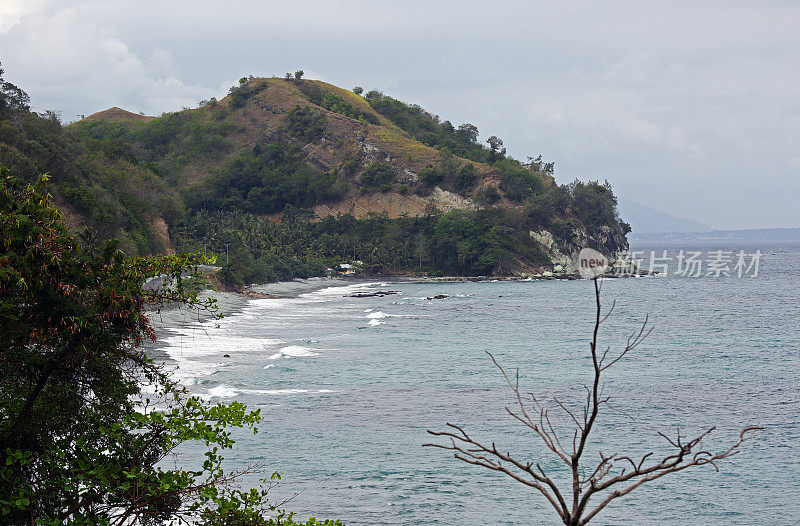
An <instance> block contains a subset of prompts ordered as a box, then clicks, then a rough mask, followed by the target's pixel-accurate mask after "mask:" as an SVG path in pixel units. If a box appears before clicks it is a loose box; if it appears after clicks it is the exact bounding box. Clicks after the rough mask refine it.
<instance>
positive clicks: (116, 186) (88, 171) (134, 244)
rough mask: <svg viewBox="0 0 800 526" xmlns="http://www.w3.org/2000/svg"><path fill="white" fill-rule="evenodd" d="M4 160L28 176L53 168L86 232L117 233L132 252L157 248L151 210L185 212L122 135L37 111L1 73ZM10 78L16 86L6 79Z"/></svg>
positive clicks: (62, 195)
mask: <svg viewBox="0 0 800 526" xmlns="http://www.w3.org/2000/svg"><path fill="white" fill-rule="evenodd" d="M0 86H3V87H2V90H0V91H1V93H0V95H1V96H0V164H2V165H4V166H6V167H7V168H9V169H11V170H12V171H13V173H14V174H15V175H16V176H17V177H19V178H20V179H22V180H24V181H26V182H33V181H35V180H36V179H37V178H38V175H39V174H40V173H44V172H49V173H50V175H51V176H52V179H53V181H54V183H55V185H54V187H53V188H52V189H53V190H54V193H55V196H56V201H57V203H58V204H59V205H60V206H62V207H65V208H66V209H67V211H68V212H71V213H73V214H79V215H80V216H81V218H82V223H83V224H84V226H85V227H88V229H89V230H88V231H87V235H89V236H91V237H98V238H102V239H110V238H112V237H113V238H117V239H118V240H119V242H120V246H121V247H122V248H123V249H125V250H128V251H130V252H133V253H140V254H146V253H153V252H157V251H158V250H159V249H160V247H159V246H158V244H157V243H156V241H155V239H156V236H155V234H154V228H153V218H155V217H159V216H160V217H163V218H165V220H166V221H167V222H170V221H172V220H174V219H176V218H177V217H178V216H180V215H181V213H182V205H181V203H180V201H179V200H178V199H177V198H176V195H175V194H174V192H171V191H170V190H169V187H168V185H167V184H166V183H165V182H164V181H163V179H162V178H161V177H159V176H158V175H157V174H156V173H154V172H153V171H152V170H150V169H149V168H148V167H147V166H146V165H145V164H144V163H139V162H138V161H137V160H136V159H135V158H134V157H133V155H132V153H131V151H130V149H129V147H128V146H127V145H126V144H125V143H124V142H122V141H120V140H119V139H118V138H117V137H113V136H111V134H109V135H108V136H104V137H97V138H95V137H90V136H86V135H85V134H81V133H76V131H75V130H71V129H68V128H64V127H63V126H62V125H61V123H60V122H59V119H58V116H57V115H56V114H55V113H52V112H47V113H45V114H42V115H40V114H37V113H34V112H32V111H30V109H29V108H28V96H27V95H26V94H25V93H24V92H23V91H22V90H20V89H19V88H17V87H16V86H13V85H11V84H9V83H7V82H3V80H2V70H0ZM9 86H11V87H9Z"/></svg>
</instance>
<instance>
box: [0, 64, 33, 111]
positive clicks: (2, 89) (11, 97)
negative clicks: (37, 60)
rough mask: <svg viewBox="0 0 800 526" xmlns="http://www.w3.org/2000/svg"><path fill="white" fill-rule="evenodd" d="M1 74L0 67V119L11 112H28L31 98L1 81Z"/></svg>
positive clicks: (10, 84)
mask: <svg viewBox="0 0 800 526" xmlns="http://www.w3.org/2000/svg"><path fill="white" fill-rule="evenodd" d="M3 73H5V71H4V70H3V68H2V66H1V65H0V118H3V117H5V116H6V114H8V113H9V112H12V111H28V110H30V103H31V98H30V97H29V96H28V94H27V93H25V92H24V91H23V90H22V89H21V88H19V87H17V86H15V85H14V84H12V83H10V82H6V81H5V80H3Z"/></svg>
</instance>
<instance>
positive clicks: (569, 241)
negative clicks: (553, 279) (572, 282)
mask: <svg viewBox="0 0 800 526" xmlns="http://www.w3.org/2000/svg"><path fill="white" fill-rule="evenodd" d="M529 235H530V236H531V238H532V239H534V240H535V241H536V242H538V243H539V244H540V245H542V248H543V249H544V250H545V252H546V253H547V255H548V256H550V259H551V261H552V262H553V271H554V272H562V273H567V274H574V273H576V272H577V271H578V267H577V262H578V254H579V253H580V251H581V249H583V248H587V247H588V248H593V249H595V250H597V251H598V252H600V253H602V254H603V255H605V256H606V257H607V258H608V259H609V262H610V263H611V264H612V265H614V264H620V263H621V262H622V260H623V259H624V257H625V254H626V253H627V250H628V241H627V239H625V235H624V234H623V233H622V232H621V231H614V230H612V228H611V227H609V226H606V225H604V226H602V227H600V229H599V230H598V231H597V232H595V233H593V234H589V232H588V231H587V230H586V229H585V228H583V227H580V228H574V229H572V231H571V232H570V234H569V235H567V236H564V238H559V237H555V236H553V234H552V233H551V232H550V231H548V230H538V231H536V230H531V231H530V232H529Z"/></svg>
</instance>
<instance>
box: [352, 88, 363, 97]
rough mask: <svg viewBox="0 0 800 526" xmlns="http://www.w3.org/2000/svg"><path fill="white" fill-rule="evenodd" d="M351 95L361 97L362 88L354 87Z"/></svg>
mask: <svg viewBox="0 0 800 526" xmlns="http://www.w3.org/2000/svg"><path fill="white" fill-rule="evenodd" d="M353 93H355V94H356V95H361V94H362V93H364V88H362V87H361V86H356V87H355V88H353Z"/></svg>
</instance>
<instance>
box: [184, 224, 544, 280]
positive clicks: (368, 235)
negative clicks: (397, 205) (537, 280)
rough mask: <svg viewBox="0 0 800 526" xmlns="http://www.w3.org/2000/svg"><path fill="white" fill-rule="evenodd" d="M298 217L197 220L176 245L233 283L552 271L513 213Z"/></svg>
mask: <svg viewBox="0 0 800 526" xmlns="http://www.w3.org/2000/svg"><path fill="white" fill-rule="evenodd" d="M299 212H301V211H298V210H296V209H289V210H287V212H285V213H284V214H283V221H282V222H280V223H275V222H272V221H269V220H267V219H266V218H261V217H258V216H254V215H252V214H244V213H241V212H236V211H230V212H213V213H209V212H201V213H197V214H196V215H195V216H193V217H192V218H191V219H190V220H189V221H187V222H186V223H184V224H183V225H180V226H179V227H178V228H177V229H176V232H175V240H176V244H177V246H178V247H179V248H180V249H183V250H199V249H202V248H203V247H206V249H207V250H211V251H214V252H216V253H217V254H225V253H226V250H227V252H228V257H225V256H221V257H219V258H218V262H219V263H220V264H222V265H223V275H224V276H226V277H227V279H229V280H230V281H232V282H234V283H239V284H242V283H252V282H259V281H273V280H287V279H293V278H296V277H308V276H313V275H323V274H324V271H325V267H326V266H328V267H335V266H337V265H338V264H339V263H343V262H350V261H354V260H357V261H362V262H363V264H364V270H366V271H368V272H371V273H382V274H392V273H415V272H419V273H422V272H427V273H430V274H433V275H461V276H489V275H492V274H495V273H499V274H502V273H503V272H504V271H508V270H510V269H511V268H515V267H516V266H518V264H519V263H520V262H522V261H524V262H527V263H528V264H533V265H544V264H548V263H549V259H548V257H547V256H546V255H545V254H544V253H543V252H542V251H541V247H540V246H539V245H538V244H536V243H534V242H532V241H530V236H528V231H527V230H526V229H525V225H524V217H522V216H521V215H520V214H518V213H516V212H512V211H506V212H499V211H497V210H480V211H475V212H472V211H460V210H458V211H452V212H448V213H445V214H439V213H434V214H431V215H427V216H424V217H400V218H398V219H389V218H388V217H386V216H384V215H374V216H372V217H368V218H366V219H355V218H354V217H353V216H350V215H344V216H341V217H338V218H335V217H332V216H328V217H326V218H324V219H322V220H320V221H316V222H309V221H307V220H305V218H304V217H303V214H302V213H299Z"/></svg>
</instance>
